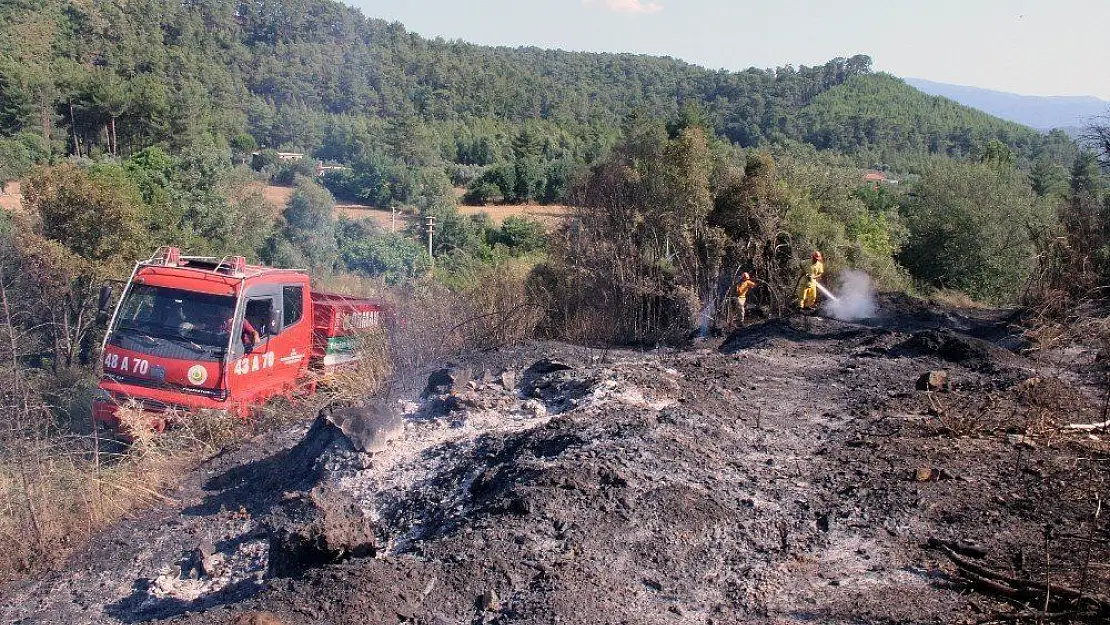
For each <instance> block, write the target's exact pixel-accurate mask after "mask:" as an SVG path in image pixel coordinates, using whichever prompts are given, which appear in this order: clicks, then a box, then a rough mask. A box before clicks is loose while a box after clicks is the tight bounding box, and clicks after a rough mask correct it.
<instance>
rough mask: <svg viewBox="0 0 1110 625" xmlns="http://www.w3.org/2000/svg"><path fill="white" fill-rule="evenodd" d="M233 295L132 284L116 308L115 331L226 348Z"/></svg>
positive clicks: (207, 346)
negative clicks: (117, 310)
mask: <svg viewBox="0 0 1110 625" xmlns="http://www.w3.org/2000/svg"><path fill="white" fill-rule="evenodd" d="M234 316H235V298H234V297H231V296H226V295H209V294H206V293H195V292H192V291H182V290H179V289H171V288H166V287H158V286H150V285H146V284H134V285H132V286H131V289H130V290H129V291H128V293H127V297H126V298H125V299H124V301H123V304H122V305H121V306H120V309H119V318H118V320H117V322H116V331H117V332H121V333H133V334H137V335H140V336H145V337H146V338H147V339H151V340H153V339H162V340H170V341H174V342H177V343H181V344H185V345H188V346H191V347H192V348H194V349H198V348H226V347H227V343H228V334H229V333H230V328H231V319H232V317H234Z"/></svg>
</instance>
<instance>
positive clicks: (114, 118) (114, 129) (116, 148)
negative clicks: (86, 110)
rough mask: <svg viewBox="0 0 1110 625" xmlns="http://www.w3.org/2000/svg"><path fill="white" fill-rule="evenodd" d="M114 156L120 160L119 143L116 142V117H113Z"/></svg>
mask: <svg viewBox="0 0 1110 625" xmlns="http://www.w3.org/2000/svg"><path fill="white" fill-rule="evenodd" d="M112 156H114V157H116V158H119V141H117V140H116V116H115V115H113V116H112Z"/></svg>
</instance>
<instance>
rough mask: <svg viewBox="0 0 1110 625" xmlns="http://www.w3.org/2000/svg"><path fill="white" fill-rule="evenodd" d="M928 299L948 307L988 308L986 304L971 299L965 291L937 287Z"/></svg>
mask: <svg viewBox="0 0 1110 625" xmlns="http://www.w3.org/2000/svg"><path fill="white" fill-rule="evenodd" d="M929 300H930V301H932V302H933V303H935V304H939V305H941V306H948V307H950V308H973V309H984V308H989V306H987V305H986V304H984V303H982V302H977V301H975V300H974V299H971V296H970V295H968V294H967V293H964V292H963V291H954V290H951V289H938V290H936V291H934V292H932V293H931V294H930V295H929Z"/></svg>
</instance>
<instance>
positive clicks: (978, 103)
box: [905, 78, 1110, 130]
mask: <svg viewBox="0 0 1110 625" xmlns="http://www.w3.org/2000/svg"><path fill="white" fill-rule="evenodd" d="M905 81H906V83H907V84H909V85H910V86H912V87H915V88H917V89H919V90H921V91H923V92H925V93H927V94H929V95H937V96H943V97H945V98H948V99H950V100H955V101H956V102H959V103H960V104H963V105H965V106H970V107H972V108H976V109H979V110H980V111H984V112H986V113H990V114H991V115H994V116H995V117H1000V118H1002V119H1005V120H1008V121H1012V122H1017V123H1019V124H1024V125H1026V126H1030V127H1032V128H1036V129H1038V130H1052V129H1053V128H1060V129H1069V130H1074V129H1079V128H1083V127H1085V126H1087V124H1089V123H1090V121H1091V119H1092V118H1095V117H1100V116H1103V115H1107V114H1108V113H1110V101H1106V100H1100V99H1099V98H1095V97H1092V96H1030V95H1019V94H1016V93H1006V92H1004V91H992V90H990V89H980V88H978V87H966V86H962V85H950V84H946V83H939V82H933V81H931V80H924V79H921V78H906V79H905Z"/></svg>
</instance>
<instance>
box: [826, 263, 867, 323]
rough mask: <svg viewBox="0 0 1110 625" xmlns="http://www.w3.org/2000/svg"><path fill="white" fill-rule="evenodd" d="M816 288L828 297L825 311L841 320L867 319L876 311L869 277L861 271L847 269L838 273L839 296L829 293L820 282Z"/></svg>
mask: <svg viewBox="0 0 1110 625" xmlns="http://www.w3.org/2000/svg"><path fill="white" fill-rule="evenodd" d="M817 288H818V289H821V292H822V293H824V294H825V295H826V296H827V297H828V298H829V301H828V302H826V303H825V307H824V308H825V311H826V312H828V314H830V315H831V316H832V317H834V318H836V319H839V320H841V321H859V320H860V319H868V318H870V317H874V316H875V313H876V312H877V311H878V305H877V304H876V302H875V289H874V288H873V287H872V286H871V277H870V276H868V275H867V274H866V273H864V272H862V271H856V270H848V271H845V272H844V273H842V274H841V275H840V283H839V290H840V297H837V296H835V295H833V294H832V293H830V292H829V290H828V289H826V288H825V287H823V286H821V284H820V283H818V284H817Z"/></svg>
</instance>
